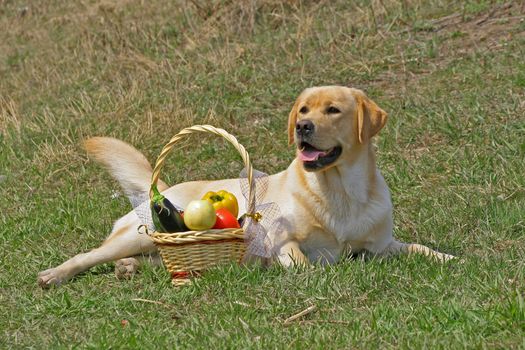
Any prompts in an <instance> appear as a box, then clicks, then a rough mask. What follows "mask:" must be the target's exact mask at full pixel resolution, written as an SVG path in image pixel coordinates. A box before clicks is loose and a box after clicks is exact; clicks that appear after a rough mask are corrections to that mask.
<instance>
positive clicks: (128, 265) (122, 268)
mask: <svg viewBox="0 0 525 350" xmlns="http://www.w3.org/2000/svg"><path fill="white" fill-rule="evenodd" d="M138 269H139V262H138V260H137V259H135V258H125V259H120V260H117V261H116V262H115V276H117V278H118V279H127V278H130V277H131V276H133V275H134V274H135V273H137V271H138Z"/></svg>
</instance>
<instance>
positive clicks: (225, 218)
mask: <svg viewBox="0 0 525 350" xmlns="http://www.w3.org/2000/svg"><path fill="white" fill-rule="evenodd" d="M215 212H216V216H217V220H216V221H215V225H213V228H215V229H223V228H240V227H241V226H240V225H239V222H238V221H237V219H236V218H235V216H233V214H232V213H230V212H229V211H228V210H227V209H225V208H220V209H217V210H216V211H215Z"/></svg>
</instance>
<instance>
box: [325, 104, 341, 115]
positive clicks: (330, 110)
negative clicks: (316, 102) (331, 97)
mask: <svg viewBox="0 0 525 350" xmlns="http://www.w3.org/2000/svg"><path fill="white" fill-rule="evenodd" d="M326 113H328V114H337V113H341V111H340V110H339V108H336V107H333V106H332V107H328V109H327V110H326Z"/></svg>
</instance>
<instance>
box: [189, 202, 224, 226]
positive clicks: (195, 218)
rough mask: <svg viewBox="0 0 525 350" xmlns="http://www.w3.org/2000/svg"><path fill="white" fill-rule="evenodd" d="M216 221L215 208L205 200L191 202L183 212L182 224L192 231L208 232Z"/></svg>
mask: <svg viewBox="0 0 525 350" xmlns="http://www.w3.org/2000/svg"><path fill="white" fill-rule="evenodd" d="M216 219H217V216H216V215H215V208H213V205H212V204H211V203H210V202H208V201H207V200H195V201H191V202H189V203H188V206H187V207H186V209H185V210H184V224H186V226H187V227H188V228H189V229H190V230H193V231H203V230H209V229H210V228H212V227H213V225H215V220H216Z"/></svg>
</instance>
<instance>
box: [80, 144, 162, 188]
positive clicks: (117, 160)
mask: <svg viewBox="0 0 525 350" xmlns="http://www.w3.org/2000/svg"><path fill="white" fill-rule="evenodd" d="M84 148H85V149H86V151H87V153H88V155H89V156H90V157H91V158H93V159H95V160H97V161H98V162H100V163H102V165H103V166H104V167H105V168H106V169H108V170H109V172H110V174H111V175H112V176H113V177H114V178H115V179H116V180H117V181H118V182H119V184H120V186H121V187H122V189H123V190H124V193H125V194H126V195H127V196H128V197H131V196H134V195H136V194H137V193H147V192H148V191H149V187H150V184H151V175H152V174H153V169H152V168H151V165H150V163H149V162H148V160H147V159H146V157H144V155H143V154H142V153H140V152H139V151H138V150H137V149H136V148H135V147H133V146H131V145H130V144H127V143H126V142H124V141H121V140H117V139H114V138H111V137H92V138H90V139H87V140H85V141H84ZM158 188H159V190H160V191H163V190H165V189H167V188H168V185H166V183H164V182H163V181H161V180H159V181H158Z"/></svg>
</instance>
